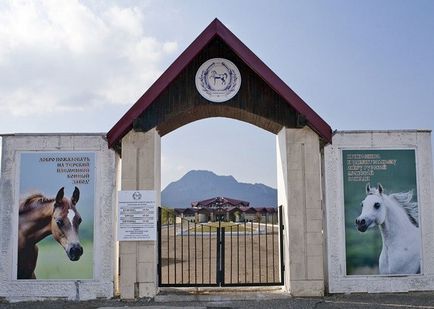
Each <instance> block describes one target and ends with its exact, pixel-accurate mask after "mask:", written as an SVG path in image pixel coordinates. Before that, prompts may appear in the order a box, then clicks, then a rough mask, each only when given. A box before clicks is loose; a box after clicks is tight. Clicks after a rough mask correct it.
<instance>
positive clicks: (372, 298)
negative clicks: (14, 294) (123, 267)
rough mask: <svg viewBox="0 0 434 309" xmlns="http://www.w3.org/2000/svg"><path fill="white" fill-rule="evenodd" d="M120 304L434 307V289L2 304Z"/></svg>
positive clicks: (10, 308) (50, 308)
mask: <svg viewBox="0 0 434 309" xmlns="http://www.w3.org/2000/svg"><path fill="white" fill-rule="evenodd" d="M119 307H124V308H125V307H131V308H135V309H139V308H145V309H161V308H183V309H189V308H196V309H200V308H204V309H205V308H206V309H213V308H248V309H266V308H306V309H307V308H318V309H322V308H351V309H359V308H370V309H371V308H373V309H375V308H381V309H388V308H389V309H403V308H412V309H417V308H419V309H434V293H428V292H424V293H399V294H352V295H333V296H325V297H318V298H313V297H308V298H291V297H288V296H287V295H276V294H274V295H271V296H267V295H265V296H264V295H262V296H261V295H260V296H254V297H250V296H249V297H241V299H240V297H230V296H226V295H220V296H217V297H215V296H208V297H188V296H185V295H179V296H177V297H169V298H164V297H162V298H160V299H157V301H155V300H149V299H140V300H136V301H121V300H118V299H111V300H94V301H83V302H71V301H41V302H21V303H7V302H5V301H4V300H3V301H2V300H0V308H7V309H15V308H24V309H27V308H28V309H42V308H44V309H54V308H66V309H91V308H104V309H109V308H110V309H112V308H119Z"/></svg>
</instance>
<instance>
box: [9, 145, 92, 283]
mask: <svg viewBox="0 0 434 309" xmlns="http://www.w3.org/2000/svg"><path fill="white" fill-rule="evenodd" d="M19 159H20V169H19V200H20V204H19V215H18V216H19V218H18V253H17V279H92V278H93V231H94V202H95V153H94V152H78V151H77V152H23V153H20V158H19Z"/></svg>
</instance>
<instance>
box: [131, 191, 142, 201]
mask: <svg viewBox="0 0 434 309" xmlns="http://www.w3.org/2000/svg"><path fill="white" fill-rule="evenodd" d="M141 198H142V195H141V194H140V192H137V191H136V192H134V193H133V199H134V200H140V199H141Z"/></svg>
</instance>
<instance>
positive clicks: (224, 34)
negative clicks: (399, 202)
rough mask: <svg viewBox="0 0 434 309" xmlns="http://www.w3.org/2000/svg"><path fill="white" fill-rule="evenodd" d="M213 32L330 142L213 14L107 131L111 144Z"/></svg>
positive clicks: (319, 123)
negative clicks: (209, 21)
mask: <svg viewBox="0 0 434 309" xmlns="http://www.w3.org/2000/svg"><path fill="white" fill-rule="evenodd" d="M216 36H218V37H219V38H220V39H221V40H223V41H224V42H225V43H226V44H227V45H228V46H229V47H230V48H231V49H232V50H233V51H234V52H235V53H236V54H237V56H238V57H240V59H241V60H243V61H244V62H245V63H246V65H247V66H249V67H250V69H252V70H253V71H254V72H255V73H256V74H257V75H258V76H260V77H261V78H262V79H263V80H264V81H265V82H266V83H267V84H268V85H269V86H270V87H271V88H272V89H273V90H274V91H276V93H278V94H279V95H280V96H281V97H282V98H283V99H284V100H285V101H286V102H287V103H288V104H289V105H290V106H291V107H292V108H294V109H295V110H296V111H297V112H298V113H300V114H301V115H303V116H304V117H305V119H306V122H307V125H308V126H309V127H310V128H311V129H312V130H314V131H315V132H316V133H317V134H318V135H319V136H320V137H321V138H323V139H324V141H325V142H327V143H329V142H331V138H332V130H331V127H330V126H329V125H328V124H327V123H326V122H325V121H324V120H323V119H322V118H321V117H320V116H319V115H318V114H317V113H316V112H315V111H314V110H313V109H312V108H310V106H309V105H307V104H306V103H305V102H304V101H303V100H302V99H301V98H300V97H299V96H298V95H297V94H296V93H295V92H294V91H293V90H292V89H291V88H289V87H288V86H287V85H286V84H285V83H284V82H283V81H282V80H281V79H280V78H279V77H278V76H277V75H276V74H275V73H274V72H273V71H271V69H270V68H268V67H267V65H266V64H265V63H263V62H262V61H261V59H259V58H258V57H257V56H256V55H255V54H254V53H253V52H252V51H251V50H250V49H249V48H248V47H247V46H246V45H244V44H243V42H241V41H240V40H239V39H238V38H237V37H236V36H235V35H234V34H233V33H232V32H231V31H230V30H229V29H228V28H226V26H225V25H223V24H222V23H221V22H220V21H219V20H218V19H217V18H216V19H214V20H213V21H212V22H211V24H209V26H208V27H206V29H205V30H204V31H203V32H202V33H201V34H200V35H199V36H198V37H197V38H196V39H195V40H194V41H193V43H191V44H190V46H189V47H187V49H186V50H185V51H184V52H183V53H182V54H181V55H180V56H179V57H178V58H177V59H176V60H175V61H174V62H173V63H172V65H170V67H169V68H168V69H167V70H166V71H165V72H164V73H163V74H162V75H161V76H160V78H158V79H157V81H156V82H155V83H154V84H153V85H152V86H151V87H150V88H149V89H148V90H147V91H146V92H145V93H144V94H143V95H142V96H141V97H140V99H139V100H138V101H137V102H136V103H135V104H134V105H133V106H132V107H131V108H130V109H129V110H128V111H127V113H126V114H125V115H124V116H122V118H121V119H120V120H119V121H118V122H117V123H116V124H115V125H114V127H113V128H112V129H111V130H110V131H109V132H108V133H107V139H108V144H109V147H110V148H112V147H113V146H114V145H115V144H116V143H118V142H119V141H120V140H121V139H122V138H123V137H124V136H125V135H126V134H127V133H128V132H129V131H130V130H131V129H132V128H133V122H134V120H135V119H136V118H138V117H139V116H140V114H141V113H143V111H145V110H146V109H147V108H148V107H149V106H150V105H151V104H152V102H153V101H154V100H155V99H156V98H157V97H158V96H159V95H160V94H161V93H162V92H163V90H164V89H166V87H168V86H169V85H170V83H171V82H172V81H173V80H174V79H175V78H176V77H177V76H178V75H179V74H180V73H181V71H182V70H183V69H184V68H185V67H187V66H188V65H189V63H190V62H191V61H192V60H193V59H194V57H195V56H196V55H197V54H198V53H199V52H200V51H201V50H202V49H203V48H205V47H206V45H207V44H208V43H209V42H210V41H211V40H212V39H214V38H215V37H216Z"/></svg>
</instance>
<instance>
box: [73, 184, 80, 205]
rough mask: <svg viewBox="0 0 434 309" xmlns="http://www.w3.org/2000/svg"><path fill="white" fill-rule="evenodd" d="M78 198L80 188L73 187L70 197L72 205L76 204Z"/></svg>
mask: <svg viewBox="0 0 434 309" xmlns="http://www.w3.org/2000/svg"><path fill="white" fill-rule="evenodd" d="M79 198H80V190H79V189H78V188H77V187H75V189H74V192H73V193H72V199H71V202H72V204H74V205H75V204H77V202H78V199H79Z"/></svg>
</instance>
